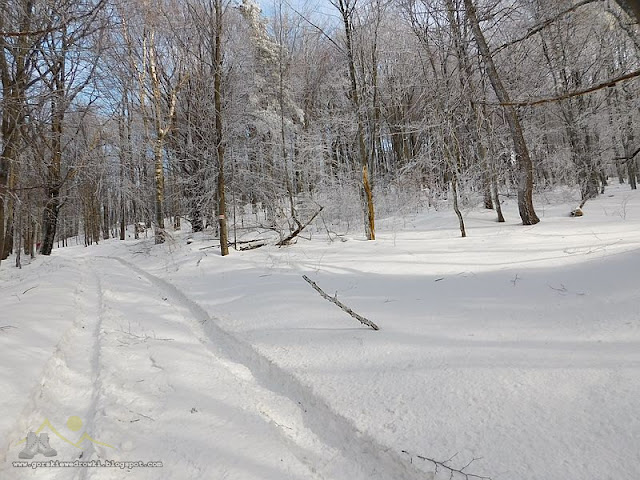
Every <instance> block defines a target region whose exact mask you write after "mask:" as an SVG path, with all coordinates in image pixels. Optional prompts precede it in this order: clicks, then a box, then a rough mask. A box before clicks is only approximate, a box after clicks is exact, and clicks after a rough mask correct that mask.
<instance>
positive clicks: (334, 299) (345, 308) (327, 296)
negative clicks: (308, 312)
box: [302, 275, 380, 330]
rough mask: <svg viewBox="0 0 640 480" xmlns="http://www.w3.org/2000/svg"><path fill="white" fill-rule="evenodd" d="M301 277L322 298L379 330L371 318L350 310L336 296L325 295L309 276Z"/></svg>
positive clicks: (364, 323)
mask: <svg viewBox="0 0 640 480" xmlns="http://www.w3.org/2000/svg"><path fill="white" fill-rule="evenodd" d="M302 278H304V281H305V282H307V283H308V284H309V285H311V286H312V287H313V289H314V290H315V291H316V292H318V293H319V294H320V295H321V296H322V297H323V298H325V299H326V300H329V301H330V302H331V303H333V304H335V305H337V306H338V307H340V308H341V309H342V310H344V311H345V312H347V313H348V314H349V315H351V316H352V317H353V318H355V319H356V320H358V321H359V322H360V323H362V324H363V325H367V326H368V327H371V328H373V329H374V330H380V328H379V327H378V326H377V325H376V324H375V323H373V322H372V321H371V320H367V319H366V318H364V317H363V316H362V315H359V314H357V313H356V312H354V311H353V310H351V309H350V308H349V307H347V306H346V305H345V304H344V303H342V302H341V301H339V300H338V299H337V298H336V297H330V296H329V295H327V294H326V293H325V292H324V290H322V289H321V288H320V287H319V286H318V285H317V284H316V282H314V281H313V280H311V279H310V278H309V277H307V276H306V275H303V276H302Z"/></svg>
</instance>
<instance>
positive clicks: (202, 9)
mask: <svg viewBox="0 0 640 480" xmlns="http://www.w3.org/2000/svg"><path fill="white" fill-rule="evenodd" d="M634 8H637V4H635V3H634V2H625V1H620V2H614V1H610V0H582V1H551V0H522V1H504V0H475V1H474V0H327V1H326V2H318V3H315V4H306V5H305V4H301V3H289V2H287V1H286V0H273V1H270V0H267V1H265V2H263V3H262V4H260V5H258V4H257V3H255V2H253V1H252V0H243V1H242V2H229V1H226V0H154V1H151V0H58V1H52V0H10V1H4V2H1V4H0V42H1V44H0V77H1V80H2V97H1V99H0V108H1V110H2V112H1V135H2V141H1V148H2V156H1V157H0V254H1V255H0V257H1V258H2V259H3V260H6V259H7V258H9V257H10V256H11V255H13V257H15V263H16V265H17V266H19V265H20V263H21V258H22V256H31V257H33V256H35V255H36V254H38V253H39V254H42V255H49V254H51V251H52V249H53V248H54V247H56V246H65V245H67V244H68V242H69V241H70V239H74V238H75V243H78V242H80V243H84V244H85V245H91V244H93V243H98V242H100V241H102V240H103V239H109V238H114V237H115V238H120V239H123V240H124V239H125V233H126V229H127V226H130V225H136V228H135V236H136V237H137V236H138V235H139V234H141V233H142V232H146V229H147V228H153V230H152V231H153V235H154V236H155V242H156V243H163V242H164V241H165V239H166V236H167V235H170V234H171V232H172V231H175V230H177V229H180V228H181V226H182V225H183V222H184V224H185V225H186V224H188V225H190V228H191V229H192V230H193V231H194V232H199V231H203V230H204V229H206V228H210V229H212V231H214V232H215V234H216V236H217V238H219V239H220V251H221V253H222V255H225V254H227V253H228V249H229V246H230V245H231V246H235V247H236V248H237V247H238V241H237V231H238V229H245V230H246V229H251V228H260V229H263V230H268V231H271V232H275V233H276V234H277V238H278V239H279V241H278V243H280V244H286V243H288V242H289V241H291V240H292V239H293V238H295V236H296V235H298V234H300V233H301V232H302V231H303V229H304V228H305V227H306V226H307V225H308V224H310V222H312V221H316V222H319V221H320V219H322V221H323V222H324V226H325V229H326V232H327V234H328V235H330V234H331V232H333V231H334V229H338V228H341V229H347V230H350V231H352V232H354V231H355V232H361V234H363V235H364V236H365V237H366V238H367V239H368V240H374V239H375V238H376V219H377V218H379V217H383V216H386V215H402V214H405V213H410V212H419V211H421V210H422V209H424V208H426V207H430V206H434V205H436V206H437V205H442V202H443V200H447V201H449V200H451V201H452V202H451V203H450V204H451V205H452V207H453V212H452V215H454V214H457V216H458V218H459V223H460V230H461V235H462V236H464V235H465V233H466V232H465V226H464V218H463V214H462V213H461V210H464V209H465V208H474V207H477V208H486V209H494V210H495V216H496V217H495V218H496V220H497V221H498V222H502V221H504V216H503V214H502V211H501V208H500V205H501V201H502V200H503V199H505V198H514V199H517V202H518V212H519V215H520V219H518V220H519V221H521V222H522V224H523V225H533V224H536V223H538V222H539V221H540V218H539V216H538V214H537V213H536V205H535V204H534V200H533V197H534V194H536V193H540V192H544V191H547V190H550V189H553V188H555V187H558V186H570V187H573V188H576V189H579V192H580V198H581V201H580V205H579V207H580V208H582V207H584V208H587V209H588V203H587V202H588V201H589V200H590V199H592V198H595V197H597V196H598V195H600V194H602V193H604V191H605V189H606V187H607V184H608V183H610V182H616V183H621V184H622V183H624V184H626V185H627V188H629V189H636V188H637V183H638V175H639V173H638V153H639V151H640V148H639V146H640V132H639V131H638V126H639V125H640V122H639V116H640V95H638V93H639V92H640V88H639V85H640V84H639V83H638V82H639V80H638V76H640V29H639V28H638V17H637V14H638V12H637V10H636V11H635V14H634ZM585 204H586V206H585ZM447 205H449V203H447ZM447 208H450V207H447ZM320 212H321V214H320V216H318V214H319V213H320ZM454 212H455V213H454ZM581 213H582V212H580V214H581ZM568 214H569V212H567V215H568ZM585 214H588V213H585ZM511 220H513V219H511ZM13 257H12V258H13ZM4 263H5V264H6V263H7V262H6V261H5V262H4Z"/></svg>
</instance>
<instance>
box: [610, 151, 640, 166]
mask: <svg viewBox="0 0 640 480" xmlns="http://www.w3.org/2000/svg"><path fill="white" fill-rule="evenodd" d="M639 153H640V147H638V148H636V150H635V152H633V153H632V154H631V155H629V156H628V157H614V160H624V161H625V162H624V163H627V162H628V161H630V160H633V158H634V157H635V156H636V155H638V154H639Z"/></svg>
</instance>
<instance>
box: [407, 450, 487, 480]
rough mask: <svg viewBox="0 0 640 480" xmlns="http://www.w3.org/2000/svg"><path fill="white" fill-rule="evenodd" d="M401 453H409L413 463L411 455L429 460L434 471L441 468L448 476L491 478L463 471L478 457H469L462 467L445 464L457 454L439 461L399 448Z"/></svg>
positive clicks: (483, 479)
mask: <svg viewBox="0 0 640 480" xmlns="http://www.w3.org/2000/svg"><path fill="white" fill-rule="evenodd" d="M401 451H402V453H405V454H407V455H409V459H410V461H411V463H413V457H416V458H419V459H420V460H424V461H425V462H431V463H433V465H434V467H435V469H436V471H435V473H436V474H437V473H438V469H439V468H441V469H443V470H446V471H447V472H449V474H450V475H449V478H453V475H454V474H456V473H457V474H460V475H462V476H463V477H464V478H465V480H470V479H472V478H475V479H477V480H491V477H485V476H482V475H475V474H473V473H467V472H465V471H464V470H465V468H467V467H468V466H469V465H471V464H472V463H473V462H475V461H476V460H480V458H473V459H471V461H470V462H469V463H467V464H466V465H465V466H464V467H462V468H459V469H458V468H453V467H450V466H449V465H447V463H449V462H450V461H451V460H453V458H454V457H455V456H456V455H457V454H456V455H454V456H453V457H451V458H450V459H449V460H444V461H439V460H434V459H433V458H429V457H424V456H422V455H413V454H411V453H409V452H407V451H406V450H401Z"/></svg>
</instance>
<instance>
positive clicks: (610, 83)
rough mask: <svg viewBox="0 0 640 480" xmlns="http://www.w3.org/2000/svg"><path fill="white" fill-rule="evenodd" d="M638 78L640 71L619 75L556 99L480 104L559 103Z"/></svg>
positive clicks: (523, 104)
mask: <svg viewBox="0 0 640 480" xmlns="http://www.w3.org/2000/svg"><path fill="white" fill-rule="evenodd" d="M638 76H640V70H635V71H633V72H631V73H627V74H625V75H621V76H619V77H616V78H612V79H610V80H606V81H604V82H602V83H598V84H596V85H593V86H591V87H589V88H584V89H582V90H574V91H573V92H567V93H563V94H562V95H558V96H557V97H550V98H538V99H533V100H517V101H513V102H502V103H490V102H482V103H484V104H485V105H493V106H501V107H504V106H511V107H530V106H534V105H541V104H543V103H551V102H559V101H560V100H566V99H567V98H573V97H578V96H580V95H585V94H587V93H591V92H595V91H597V90H601V89H603V88H607V87H609V88H611V87H615V86H616V84H618V83H620V82H624V81H627V80H631V79H632V78H636V77H638Z"/></svg>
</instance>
